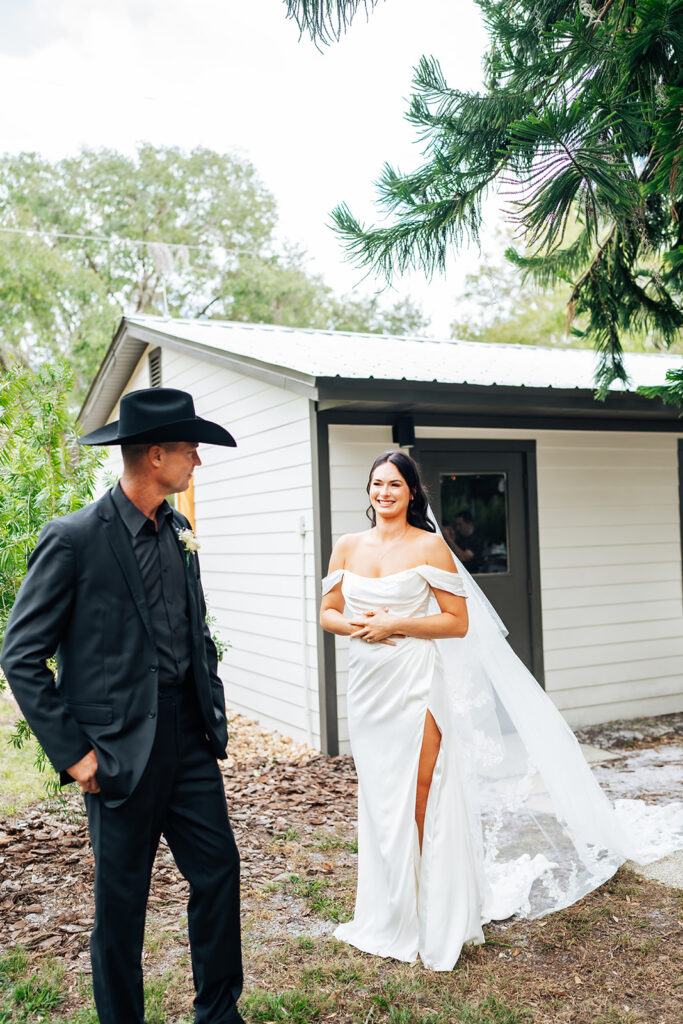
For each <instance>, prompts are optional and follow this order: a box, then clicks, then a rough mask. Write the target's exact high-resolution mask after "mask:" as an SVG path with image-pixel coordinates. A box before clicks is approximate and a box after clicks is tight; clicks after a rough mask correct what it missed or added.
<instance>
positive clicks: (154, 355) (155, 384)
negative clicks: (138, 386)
mask: <svg viewBox="0 0 683 1024" xmlns="http://www.w3.org/2000/svg"><path fill="white" fill-rule="evenodd" d="M147 363H148V366H149V386H150V387H151V388H160V387H161V349H160V348H154V349H152V351H151V352H150V353H149V355H148V356H147Z"/></svg>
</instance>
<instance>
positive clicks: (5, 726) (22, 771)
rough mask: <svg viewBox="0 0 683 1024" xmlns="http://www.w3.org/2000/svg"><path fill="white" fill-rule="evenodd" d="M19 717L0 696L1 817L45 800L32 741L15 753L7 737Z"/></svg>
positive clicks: (8, 700)
mask: <svg viewBox="0 0 683 1024" xmlns="http://www.w3.org/2000/svg"><path fill="white" fill-rule="evenodd" d="M20 717H21V714H20V712H19V709H18V708H17V706H16V704H15V703H14V701H13V700H12V698H11V697H9V696H8V694H7V693H0V816H1V817H5V816H6V815H11V814H17V813H18V812H19V811H20V810H21V809H22V807H26V806H27V804H32V803H35V801H36V800H41V799H42V798H43V797H44V796H45V783H44V776H43V775H41V773H40V772H39V771H38V769H37V768H36V765H35V760H36V755H37V745H36V743H35V740H34V741H32V742H31V743H30V744H27V745H26V746H24V747H22V749H21V750H17V749H16V747H14V746H12V744H11V743H10V740H9V737H10V734H11V733H12V732H13V730H14V723H15V722H16V721H17V719H18V718H20Z"/></svg>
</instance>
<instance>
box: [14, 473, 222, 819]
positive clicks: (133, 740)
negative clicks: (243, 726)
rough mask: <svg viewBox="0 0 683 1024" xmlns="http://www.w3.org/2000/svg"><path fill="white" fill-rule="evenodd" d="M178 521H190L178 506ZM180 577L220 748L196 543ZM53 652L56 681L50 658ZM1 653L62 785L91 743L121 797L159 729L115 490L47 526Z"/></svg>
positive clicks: (140, 603)
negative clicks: (185, 589)
mask: <svg viewBox="0 0 683 1024" xmlns="http://www.w3.org/2000/svg"><path fill="white" fill-rule="evenodd" d="M173 525H174V527H176V528H178V529H187V528H189V527H190V524H189V522H188V521H187V519H185V517H184V516H182V515H180V513H178V512H176V511H174V512H173ZM178 543H180V542H178ZM183 557H184V558H185V554H184V553H183ZM186 561H187V560H186ZM186 582H187V598H188V612H189V615H190V622H191V632H192V668H193V675H194V681H195V686H196V690H197V697H198V701H199V707H200V709H201V713H202V718H203V720H204V726H205V728H206V736H207V740H208V742H209V744H210V746H211V749H212V751H213V753H214V755H215V756H216V757H219V758H221V757H225V756H226V755H225V748H226V744H227V739H228V736H227V728H226V719H225V698H224V694H223V685H222V683H221V681H220V679H219V678H218V674H217V664H218V662H217V656H216V648H215V645H214V643H213V640H212V639H211V634H210V632H209V629H208V627H207V625H206V622H205V617H206V605H205V603H204V594H203V591H202V585H201V581H200V576H199V560H198V558H197V555H196V553H193V554H191V555H190V556H189V565H187V567H186ZM55 653H56V655H57V678H56V680H55V679H54V677H53V674H52V672H51V671H50V669H49V668H48V667H47V665H46V659H47V658H49V657H51V656H52V655H54V654H55ZM0 663H1V664H2V668H3V671H4V673H5V676H6V677H7V681H8V682H9V685H10V687H11V689H12V691H13V693H14V695H15V697H16V699H17V701H18V703H19V706H20V708H21V710H22V711H23V713H24V715H25V716H26V719H27V721H28V723H29V725H30V726H31V728H32V729H33V731H34V733H35V734H36V736H37V738H38V741H39V742H40V744H41V746H42V747H43V749H44V750H45V752H46V754H47V756H48V757H49V758H50V761H51V762H52V764H53V766H54V768H55V770H56V771H58V772H59V773H60V774H61V779H62V784H65V783H67V782H71V781H73V780H72V779H71V776H69V775H68V774H67V773H66V771H65V769H66V768H68V767H70V766H71V765H73V764H75V763H76V762H77V761H79V760H80V759H81V758H82V757H84V756H85V754H87V753H88V751H89V750H91V749H94V750H95V753H96V754H97V759H98V770H97V779H98V782H99V784H100V790H101V793H102V799H103V800H104V801H105V803H107V804H108V805H110V806H116V805H117V804H120V803H123V801H124V800H125V799H126V798H127V797H128V796H129V795H130V794H131V793H132V791H133V789H134V787H135V786H136V784H137V782H138V780H139V779H140V776H141V775H142V772H143V770H144V767H145V765H146V763H147V760H148V758H149V753H150V750H151V747H152V741H153V739H154V734H155V729H156V715H157V677H158V662H157V650H156V645H155V642H154V637H153V635H152V627H151V623H150V618H149V611H148V607H147V601H146V598H145V591H144V587H143V583H142V579H141V578H140V573H139V571H138V566H137V562H136V559H135V554H134V552H133V548H132V545H131V543H130V537H129V535H128V533H127V530H126V527H125V526H124V524H123V522H122V520H121V518H120V516H119V514H118V512H117V510H116V507H115V505H114V502H113V501H112V498H111V492H109V491H108V492H107V493H106V494H105V495H104V496H103V497H102V498H100V499H99V500H98V501H94V502H92V503H91V504H90V505H87V506H86V507H85V508H83V509H80V510H79V511H78V512H73V513H72V514H71V515H68V516H64V517H63V518H62V519H55V520H53V521H52V522H50V523H48V524H47V526H45V527H44V529H43V530H42V532H41V534H40V538H39V540H38V544H37V546H36V548H35V550H34V552H33V554H32V555H31V557H30V559H29V565H28V572H27V574H26V578H25V579H24V582H23V583H22V585H21V588H20V590H19V593H18V594H17V599H16V601H15V604H14V607H13V609H12V613H11V615H10V618H9V622H8V624H7V630H6V633H5V640H4V643H3V646H2V653H1V654H0Z"/></svg>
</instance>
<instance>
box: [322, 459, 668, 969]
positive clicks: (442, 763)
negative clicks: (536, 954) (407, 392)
mask: <svg viewBox="0 0 683 1024" xmlns="http://www.w3.org/2000/svg"><path fill="white" fill-rule="evenodd" d="M367 491H368V495H369V498H370V507H369V509H368V515H369V518H370V521H371V523H372V527H373V528H372V529H370V530H366V531H364V532H362V533H357V534H349V535H347V536H345V537H342V538H341V539H340V540H339V541H338V542H337V544H336V546H335V548H334V551H333V552H332V557H331V559H330V568H329V574H328V576H327V577H326V578H325V579H324V580H323V600H322V607H321V616H320V621H321V624H322V626H323V628H324V629H326V630H329V631H330V632H332V633H336V634H338V635H340V636H348V637H350V639H351V643H350V646H349V684H348V698H347V699H348V721H349V735H350V740H351V748H352V752H353V756H354V760H355V764H356V769H357V773H358V887H357V896H356V908H355V914H354V918H353V920H352V921H350V922H348V923H346V924H342V925H340V926H339V927H338V928H337V930H336V932H335V935H336V936H337V937H338V938H340V939H344V940H345V941H347V942H350V943H351V944H353V945H354V946H357V947H358V948H359V949H362V950H364V951H365V952H368V953H374V954H377V955H379V956H391V957H395V958H396V959H398V960H404V961H413V960H416V959H417V957H418V956H419V957H420V958H421V960H422V961H423V963H424V965H425V966H426V967H429V968H432V969H433V970H451V969H452V968H453V966H454V965H455V963H456V961H457V959H458V957H459V955H460V951H461V949H462V946H463V945H464V944H465V943H481V942H483V941H484V935H483V932H482V924H485V923H486V922H487V921H490V920H500V919H504V918H507V917H510V916H511V915H512V914H515V913H518V914H523V915H524V916H527V917H538V916H541V915H542V914H546V913H548V912H549V911H551V910H559V909H561V908H562V907H566V906H568V905H569V904H570V903H573V902H575V901H576V900H577V899H580V898H581V897H582V896H584V895H585V894H586V893H587V892H590V891H591V890H592V889H594V888H596V887H597V886H598V885H600V884H601V883H602V882H603V881H605V880H606V879H607V878H609V877H610V876H611V875H612V874H613V873H614V871H616V869H617V867H618V866H619V864H621V863H623V862H624V860H626V859H628V858H632V859H634V860H638V861H639V862H640V863H648V862H650V861H652V860H655V859H657V858H659V857H662V856H665V855H666V854H668V853H670V852H672V851H673V850H674V849H677V848H678V847H679V846H680V845H682V840H681V836H680V832H679V834H678V838H676V830H677V829H679V830H680V828H681V825H682V824H683V805H676V804H671V805H668V806H667V807H650V806H647V805H645V804H643V803H642V802H641V801H630V800H621V801H617V804H616V806H615V807H613V806H612V805H611V804H610V803H609V801H608V800H607V798H606V796H605V795H604V794H603V792H602V791H601V790H600V788H599V786H598V785H597V783H596V782H595V780H594V778H593V776H592V775H591V772H590V769H589V768H588V766H587V765H586V762H585V760H584V758H583V755H582V754H581V751H580V748H579V746H578V744H577V742H576V740H575V738H574V735H573V733H572V732H571V729H570V728H569V726H568V725H567V724H566V722H565V721H564V719H563V718H562V716H561V715H560V713H559V712H558V711H557V710H556V708H555V706H554V705H553V704H552V702H551V701H550V700H549V698H547V697H546V695H545V693H544V692H543V690H542V689H541V688H540V686H539V685H538V684H537V683H536V681H535V680H534V679H533V677H532V676H531V675H530V673H529V672H528V670H527V669H526V668H525V666H524V665H523V664H522V662H521V661H520V660H519V659H518V658H517V656H516V655H515V654H514V652H513V651H512V648H511V647H510V646H509V644H508V643H507V641H506V640H505V632H506V631H505V627H504V626H503V624H502V622H501V621H500V619H499V618H498V616H497V615H496V613H495V611H494V610H493V608H492V607H491V605H490V604H489V603H488V601H487V599H486V597H485V596H484V595H483V593H482V591H481V590H480V589H479V587H478V586H477V584H476V583H475V582H474V580H473V579H472V577H471V576H470V575H469V573H468V572H467V570H466V569H465V568H464V566H463V565H462V563H460V562H459V560H458V559H457V558H456V557H455V555H453V553H452V552H451V550H450V549H449V547H448V546H447V545H446V543H445V541H444V540H443V539H442V538H441V537H440V536H438V535H437V533H436V527H435V525H434V523H433V522H432V520H431V519H430V515H429V511H430V510H429V507H428V502H427V496H426V494H425V490H424V487H423V485H422V483H421V480H420V475H419V471H418V468H417V465H416V464H415V462H414V461H413V460H412V459H411V458H410V457H409V456H408V455H405V454H404V453H403V452H395V451H389V452H384V453H383V454H382V455H380V456H379V457H378V458H377V459H376V460H375V462H374V464H373V466H372V469H371V471H370V476H369V480H368V485H367ZM345 609H346V612H347V613H348V614H346V615H345V614H344V612H345ZM636 836H638V839H636V838H635V837H636Z"/></svg>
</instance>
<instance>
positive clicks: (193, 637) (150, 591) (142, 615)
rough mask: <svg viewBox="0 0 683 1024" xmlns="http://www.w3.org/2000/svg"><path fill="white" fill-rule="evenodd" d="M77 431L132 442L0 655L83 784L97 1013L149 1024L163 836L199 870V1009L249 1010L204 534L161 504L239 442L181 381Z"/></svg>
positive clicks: (53, 750)
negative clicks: (219, 449) (205, 413)
mask: <svg viewBox="0 0 683 1024" xmlns="http://www.w3.org/2000/svg"><path fill="white" fill-rule="evenodd" d="M81 441H82V443H84V444H119V445H121V446H122V454H123V462H124V471H123V475H122V477H121V479H120V481H119V482H118V483H117V484H116V486H115V487H113V488H112V489H111V490H109V491H108V492H107V493H106V494H105V495H104V496H103V497H102V498H100V499H99V500H98V501H95V502H92V503H91V504H90V505H88V506H86V507H85V508H83V509H81V510H80V511H78V512H74V513H72V514H71V515H68V516H65V517H64V518H62V519H56V520H54V521H53V522H51V523H48V524H47V526H46V527H45V528H44V529H43V531H42V532H41V535H40V538H39V541H38V544H37V547H36V549H35V551H34V552H33V554H32V556H31V558H30V560H29V568H28V572H27V575H26V578H25V580H24V582H23V584H22V586H21V589H20V590H19V593H18V595H17V599H16V602H15V605H14V608H13V610H12V614H11V616H10V619H9V623H8V625H7V631H6V634H5V640H4V644H3V648H2V655H1V657H0V660H1V662H2V668H3V670H4V672H5V675H6V677H7V680H8V682H9V684H10V687H11V688H12V690H13V692H14V694H15V696H16V698H17V701H18V702H19V705H20V707H21V709H22V711H23V713H24V715H25V716H26V718H27V720H28V722H29V724H30V726H31V728H32V729H33V731H34V732H35V734H36V736H37V737H38V740H39V742H40V743H41V745H42V747H43V749H44V750H45V751H46V753H47V755H48V757H49V758H50V760H51V762H52V764H53V765H54V767H55V769H56V770H57V771H58V772H59V773H60V774H61V778H62V783H63V784H65V783H67V782H73V781H74V780H75V781H76V782H78V783H79V784H80V787H81V789H82V791H83V793H84V794H85V797H84V799H85V803H86V808H87V813H88V823H89V828H90V838H91V842H92V847H93V852H94V856H95V923H94V928H93V932H92V936H91V941H90V949H91V956H92V969H93V989H94V994H95V1002H96V1006H97V1012H98V1015H99V1019H100V1022H101V1024H144V1017H143V987H142V968H141V957H142V942H143V936H144V924H145V910H146V903H147V895H148V892H149V884H150V876H151V871H152V864H153V861H154V857H155V853H156V850H157V846H158V844H159V840H160V837H161V835H162V834H163V835H164V836H165V837H166V840H167V842H168V845H169V847H170V849H171V851H172V853H173V856H174V857H175V860H176V863H177V864H178V867H179V868H180V870H181V871H182V873H183V875H184V876H185V878H186V879H187V880H188V882H189V884H190V898H189V903H188V930H189V937H190V948H191V953H192V972H193V978H194V983H195V989H196V998H195V1003H194V1005H195V1022H196V1024H240V1022H242V1017H241V1016H240V1014H239V1011H238V1009H237V1005H236V1001H237V999H238V998H239V995H240V992H241V990H242V962H241V946H240V922H239V855H238V852H237V847H236V845H235V840H234V838H233V834H232V830H231V828H230V822H229V820H228V812H227V807H226V802H225V794H224V790H223V785H222V779H221V774H220V771H219V769H218V765H217V763H216V759H217V758H224V757H225V756H226V753H225V748H226V743H227V738H228V736H227V728H226V717H225V699H224V694H223V686H222V683H221V681H220V679H219V677H218V674H217V658H216V648H215V646H214V643H213V641H212V639H211V634H210V632H209V629H208V627H207V625H206V621H205V619H206V606H205V604H204V595H203V592H202V586H201V582H200V577H199V562H198V558H197V554H196V542H195V540H194V535H193V534H192V531H191V528H190V524H189V522H188V521H187V519H185V517H184V516H181V515H180V514H179V513H178V512H176V511H175V510H174V509H172V508H171V506H170V505H169V504H168V502H167V501H166V500H165V499H166V495H168V494H174V493H178V492H180V491H184V490H186V489H187V487H188V486H189V482H190V478H191V476H192V473H193V471H194V468H195V467H196V466H199V465H200V464H201V463H200V459H199V456H198V454H197V444H198V443H199V442H208V443H213V444H219V445H225V446H231V447H233V446H234V445H235V441H234V439H233V438H232V436H231V435H230V434H229V433H228V431H227V430H224V429H223V428H222V427H220V426H218V425H217V424H215V423H211V422H210V421H208V420H203V419H200V418H199V417H198V416H196V415H195V411H194V405H193V402H192V398H191V397H190V395H188V394H186V393H185V392H183V391H176V390H174V389H170V388H150V389H148V390H144V391H136V392H132V393H130V394H128V395H126V396H124V398H123V399H122V400H121V406H120V419H119V420H118V421H117V422H115V423H112V424H109V425H107V426H105V427H102V428H100V429H99V430H96V431H94V432H93V433H91V434H89V435H88V436H86V437H84V438H82V439H81ZM55 653H56V656H57V678H56V679H55V678H54V677H53V674H52V672H51V671H50V670H49V668H48V667H47V665H46V660H47V659H48V658H49V657H51V656H52V655H54V654H55ZM242 1024H243V1022H242Z"/></svg>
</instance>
